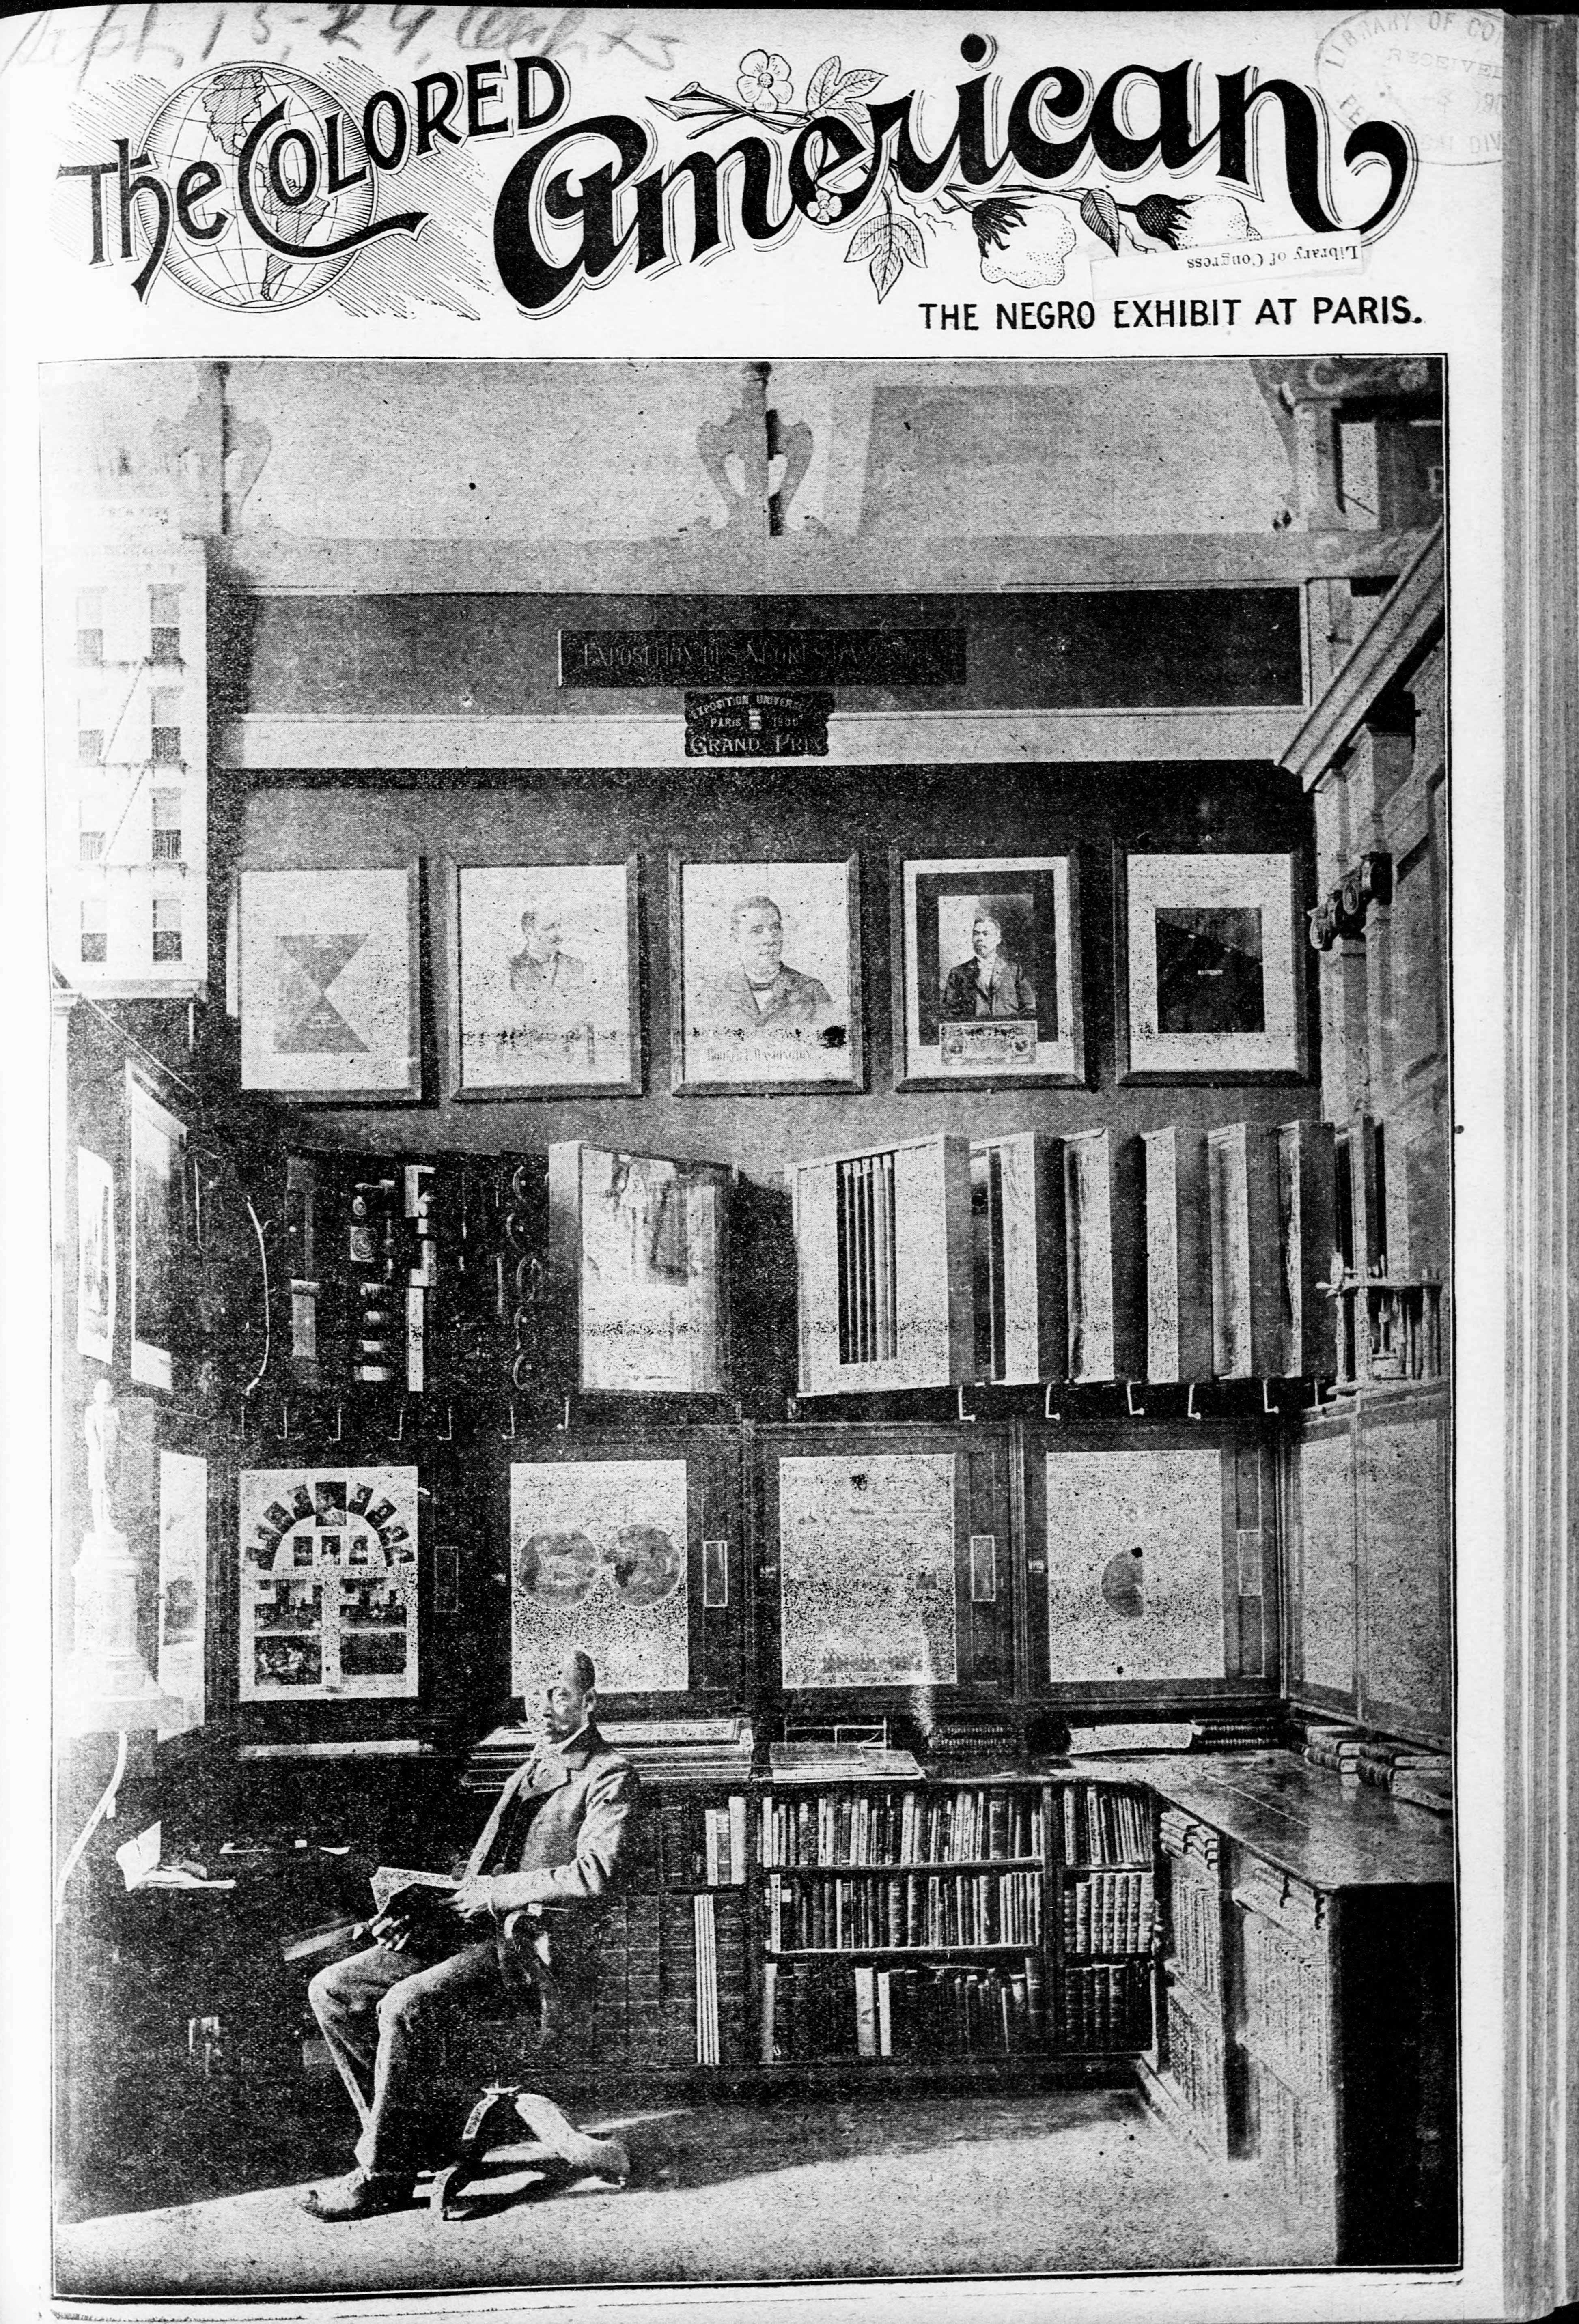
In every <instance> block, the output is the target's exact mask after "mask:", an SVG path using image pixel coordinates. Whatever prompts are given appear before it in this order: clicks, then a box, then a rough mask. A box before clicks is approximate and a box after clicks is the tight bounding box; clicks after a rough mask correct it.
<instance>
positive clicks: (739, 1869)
mask: <svg viewBox="0 0 1579 2324" xmlns="http://www.w3.org/2000/svg"><path fill="white" fill-rule="evenodd" d="M702 1830H703V1835H704V1837H703V1858H704V1861H703V1869H704V1871H705V1872H706V1879H707V1886H708V1887H709V1888H743V1887H744V1886H745V1861H746V1848H745V1794H744V1793H743V1792H732V1793H731V1794H730V1796H729V1800H728V1803H727V1805H725V1806H723V1807H714V1808H704V1809H703V1811H702Z"/></svg>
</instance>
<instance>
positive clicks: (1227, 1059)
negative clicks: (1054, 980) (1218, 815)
mask: <svg viewBox="0 0 1579 2324" xmlns="http://www.w3.org/2000/svg"><path fill="white" fill-rule="evenodd" d="M1303 884H1304V870H1303V866H1302V864H1301V862H1300V860H1299V858H1298V857H1297V855H1236V854H1222V855H1172V854H1161V853H1159V854H1130V853H1126V854H1125V855H1124V856H1123V858H1122V862H1121V861H1118V860H1116V859H1115V862H1114V867H1113V886H1114V895H1115V899H1116V900H1115V922H1114V926H1115V935H1114V948H1115V952H1116V954H1117V956H1118V959H1117V966H1116V969H1115V989H1116V991H1117V992H1118V995H1119V1006H1120V1023H1121V1028H1122V1031H1121V1039H1122V1043H1123V1047H1124V1056H1123V1061H1122V1066H1121V1071H1122V1073H1123V1074H1124V1077H1125V1079H1126V1080H1129V1081H1140V1080H1159V1081H1187V1080H1191V1079H1195V1078H1205V1079H1214V1080H1221V1079H1223V1077H1224V1076H1226V1075H1233V1074H1240V1075H1246V1074H1299V1073H1302V1072H1303V1071H1304V1069H1305V1056H1306V1040H1305V1017H1304V1009H1305V979H1304V973H1303V972H1304V966H1305V960H1306V956H1307V952H1308V949H1309V946H1308V944H1307V942H1305V941H1302V939H1303V938H1304V936H1305V929H1304V927H1303V925H1302V923H1303V922H1304V920H1305V918H1306V911H1305V910H1302V908H1301V906H1302V904H1303V903H1304V896H1303V892H1302V890H1303Z"/></svg>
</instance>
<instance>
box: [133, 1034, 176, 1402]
mask: <svg viewBox="0 0 1579 2324" xmlns="http://www.w3.org/2000/svg"><path fill="white" fill-rule="evenodd" d="M126 1127H127V1138H128V1142H129V1145H130V1149H131V1151H130V1157H129V1160H130V1172H131V1185H132V1202H131V1214H132V1234H131V1259H132V1264H131V1300H130V1303H129V1304H130V1314H131V1327H132V1378H133V1379H134V1380H140V1381H142V1383H143V1386H144V1387H146V1388H163V1389H164V1390H165V1392H166V1394H168V1393H169V1392H170V1389H171V1387H172V1386H173V1366H172V1361H171V1347H172V1342H173V1339H174V1332H175V1325H176V1321H177V1317H178V1315H179V1313H180V1296H181V1286H180V1259H181V1245H182V1242H183V1240H184V1234H185V1222H186V1187H185V1182H184V1171H185V1165H186V1150H187V1131H186V1124H185V1123H184V1122H181V1121H178V1120H176V1117H175V1115H174V1114H173V1113H171V1112H170V1111H168V1110H167V1109H166V1108H165V1107H164V1106H162V1105H161V1104H160V1102H159V1100H158V1099H157V1098H156V1097H155V1096H154V1095H153V1094H152V1091H150V1090H149V1089H147V1088H146V1087H145V1086H144V1084H143V1083H142V1082H141V1081H140V1080H139V1079H138V1077H137V1075H136V1074H135V1072H134V1070H133V1068H132V1067H131V1066H130V1065H128V1066H127V1067H126Z"/></svg>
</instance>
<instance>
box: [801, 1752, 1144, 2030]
mask: <svg viewBox="0 0 1579 2324" xmlns="http://www.w3.org/2000/svg"><path fill="white" fill-rule="evenodd" d="M760 1813H761V1821H760V1830H759V1855H760V1867H759V1877H760V1882H761V1888H760V1904H759V1918H758V1926H759V1932H760V1940H761V1950H762V2016H761V2024H760V2029H759V2031H760V2041H759V2057H760V2060H761V2062H762V2064H763V2065H764V2066H768V2067H772V2068H785V2067H794V2066H815V2065H825V2064H832V2063H838V2062H842V2061H855V2062H857V2063H866V2064H870V2065H871V2066H872V2067H873V2069H875V2070H880V2071H881V2070H882V2069H883V2068H884V2067H885V2066H891V2065H896V2064H900V2063H901V2062H902V2061H904V2060H906V2059H908V2058H910V2059H927V2060H933V2061H935V2060H937V2058H940V2057H943V2058H951V2059H955V2060H959V2059H965V2060H968V2061H972V2062H974V2063H975V2064H977V2065H981V2066H988V2065H991V2066H993V2067H1002V2068H1007V2069H1009V2070H1013V2069H1014V2068H1015V2067H1016V2066H1019V2067H1023V2066H1024V2065H1025V2064H1026V2063H1027V2062H1028V2061H1041V2062H1043V2063H1046V2062H1048V2061H1052V2060H1054V2059H1056V2058H1057V2057H1058V2056H1059V2055H1060V2054H1066V2053H1067V2054H1069V2055H1073V2056H1078V2057H1080V2058H1083V2059H1089V2060H1093V2061H1096V2060H1100V2059H1102V2058H1104V2057H1110V2056H1115V2057H1116V2056H1122V2055H1125V2054H1127V2053H1130V2052H1134V2051H1136V2050H1139V2049H1140V2048H1143V2047H1144V2046H1145V2044H1146V2043H1148V2042H1149V2041H1150V2029H1151V1993H1150V1987H1151V1981H1152V1969H1151V1948H1152V1941H1153V1929H1154V1923H1155V1890H1154V1874H1153V1869H1152V1864H1151V1856H1150V1848H1151V1818H1150V1807H1149V1805H1148V1803H1147V1802H1146V1800H1145V1797H1144V1795H1143V1794H1141V1793H1140V1792H1139V1791H1136V1790H1117V1789H1113V1788H1110V1787H1106V1786H1097V1785H1093V1784H1058V1783H1055V1782H1051V1781H1048V1780H1047V1779H1046V1778H1044V1777H1040V1776H1034V1775H997V1776H993V1777H992V1778H988V1779H983V1780H979V1781H974V1782H973V1781H971V1780H970V1779H969V1778H961V1777H934V1778H932V1779H930V1780H928V1779H923V1780H921V1781H919V1782H910V1783H906V1784H898V1783H893V1782H887V1783H855V1782H841V1783H838V1784H805V1785H798V1784H786V1783H784V1782H782V1781H779V1782H775V1783H772V1784H769V1785H768V1786H767V1787H765V1788H764V1790H763V1793H762V1803H761V1811H760Z"/></svg>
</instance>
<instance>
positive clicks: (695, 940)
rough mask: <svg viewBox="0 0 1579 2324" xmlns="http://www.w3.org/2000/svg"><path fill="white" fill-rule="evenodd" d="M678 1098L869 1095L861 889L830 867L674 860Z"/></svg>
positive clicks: (851, 872)
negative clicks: (815, 1092)
mask: <svg viewBox="0 0 1579 2324" xmlns="http://www.w3.org/2000/svg"><path fill="white" fill-rule="evenodd" d="M669 981H670V994H671V1008H670V1019H669V1022H670V1040H671V1044H672V1049H673V1060H674V1088H675V1092H676V1093H677V1095H710V1094H713V1093H720V1094H728V1093H736V1094H741V1095H745V1096H751V1095H757V1096H770V1095H773V1094H782V1093H794V1092H796V1091H799V1090H808V1089H841V1090H858V1089H861V1088H862V1087H863V1086H864V1083H863V1061H862V1040H861V1034H862V1027H861V887H860V871H859V866H858V863H857V861H856V858H855V857H854V856H853V855H852V856H850V857H848V858H847V859H845V861H843V862H830V863H688V862H682V861H681V859H680V858H679V856H678V855H671V856H670V858H669Z"/></svg>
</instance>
